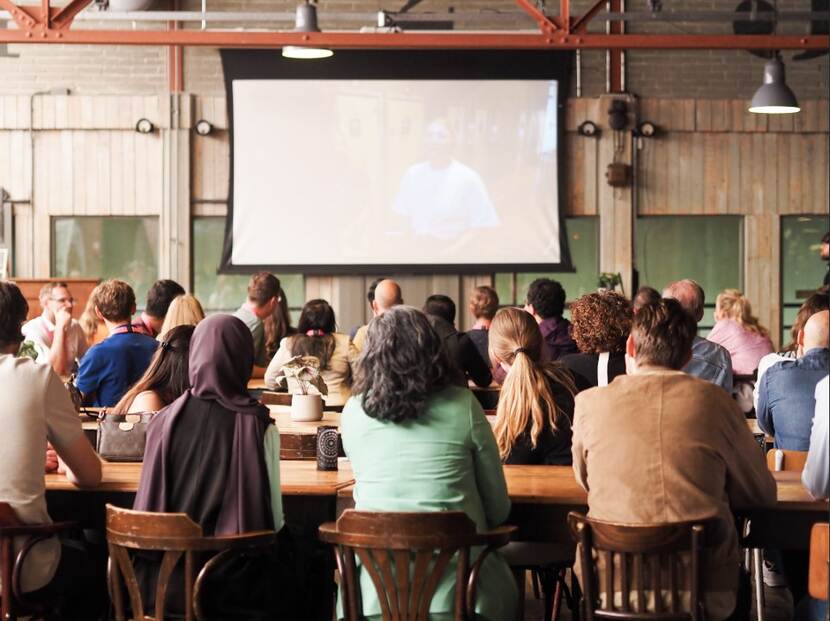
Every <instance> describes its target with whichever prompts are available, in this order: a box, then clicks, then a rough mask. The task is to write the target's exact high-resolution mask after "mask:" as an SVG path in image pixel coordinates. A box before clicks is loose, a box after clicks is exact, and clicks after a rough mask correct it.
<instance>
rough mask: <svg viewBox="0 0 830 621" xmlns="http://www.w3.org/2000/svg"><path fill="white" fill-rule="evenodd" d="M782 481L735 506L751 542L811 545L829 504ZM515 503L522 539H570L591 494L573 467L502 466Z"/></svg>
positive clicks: (792, 477) (346, 501)
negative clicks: (761, 499)
mask: <svg viewBox="0 0 830 621" xmlns="http://www.w3.org/2000/svg"><path fill="white" fill-rule="evenodd" d="M772 474H773V476H774V477H775V480H776V483H777V484H778V504H777V505H776V506H775V507H770V508H746V509H740V510H738V511H737V513H738V515H739V516H740V517H744V518H748V519H749V520H750V524H751V527H750V532H749V536H748V537H747V538H746V542H745V544H744V545H746V546H747V547H760V548H763V547H770V548H772V547H776V548H779V549H807V547H808V545H809V537H810V527H811V526H812V524H814V523H815V522H818V521H826V520H827V514H828V511H830V504H828V501H827V500H820V501H819V500H815V499H813V498H812V497H811V496H810V494H809V492H808V491H807V490H806V489H805V488H804V487H803V486H802V485H801V480H800V475H799V474H798V473H792V472H773V473H772ZM504 475H505V480H506V481H507V493H508V495H509V496H510V500H511V502H512V507H511V511H510V517H509V518H508V520H507V522H508V523H509V524H513V525H516V526H518V528H519V531H518V533H517V536H516V537H515V538H516V539H517V540H519V541H552V542H558V543H562V542H569V541H570V540H571V538H570V533H569V532H568V526H567V515H568V513H569V512H570V511H581V512H586V511H587V510H588V506H587V503H588V495H587V493H586V492H585V490H583V489H582V487H580V485H579V484H578V483H577V482H576V479H575V478H574V475H573V470H572V469H571V467H570V466H504ZM353 489H354V488H353V486H347V487H343V488H341V489H340V490H339V491H338V493H337V496H338V513H339V512H341V511H342V510H344V509H347V508H350V507H353V506H354V502H353V500H352V491H353Z"/></svg>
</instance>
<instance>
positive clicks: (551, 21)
mask: <svg viewBox="0 0 830 621" xmlns="http://www.w3.org/2000/svg"><path fill="white" fill-rule="evenodd" d="M560 1H561V2H562V6H561V7H560V11H561V10H562V9H564V10H565V12H566V13H567V10H568V9H567V7H568V0H560ZM516 4H518V5H519V7H521V8H522V9H523V10H524V11H525V13H527V14H528V15H530V17H532V18H533V20H534V21H535V22H536V23H537V24H538V25H539V29H540V30H541V31H542V34H553V33H554V32H556V31H557V30H559V29H561V28H564V29H566V30H567V24H568V22H567V20H565V21H562V20H561V19H557V18H551V17H548V16H547V15H545V14H544V13H543V12H542V11H540V10H539V9H538V8H537V7H536V5H535V4H534V3H533V2H531V1H530V0H516Z"/></svg>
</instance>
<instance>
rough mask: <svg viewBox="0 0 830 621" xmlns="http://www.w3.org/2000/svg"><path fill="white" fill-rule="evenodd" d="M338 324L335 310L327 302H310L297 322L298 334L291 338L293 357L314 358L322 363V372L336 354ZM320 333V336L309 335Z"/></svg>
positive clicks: (304, 307)
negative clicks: (335, 338) (335, 340)
mask: <svg viewBox="0 0 830 621" xmlns="http://www.w3.org/2000/svg"><path fill="white" fill-rule="evenodd" d="M336 327H337V322H336V321H335V319H334V309H333V308H332V307H331V305H330V304H329V303H328V302H326V301H325V300H310V301H308V302H306V304H305V306H303V312H302V313H300V320H299V321H298V322H297V334H295V335H294V336H292V337H291V340H290V345H291V355H292V356H314V357H315V358H317V359H318V360H319V361H320V370H321V371H322V370H323V369H325V368H328V366H329V360H331V356H332V354H333V353H334V346H335V342H334V330H335V328H336ZM309 332H312V333H313V332H319V334H309Z"/></svg>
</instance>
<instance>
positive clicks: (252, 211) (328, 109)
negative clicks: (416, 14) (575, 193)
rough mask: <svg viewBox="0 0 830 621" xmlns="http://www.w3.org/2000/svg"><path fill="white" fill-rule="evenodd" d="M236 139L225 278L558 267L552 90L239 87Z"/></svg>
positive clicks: (492, 84)
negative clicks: (234, 272)
mask: <svg viewBox="0 0 830 621" xmlns="http://www.w3.org/2000/svg"><path fill="white" fill-rule="evenodd" d="M233 132H234V134H233V213H232V221H231V225H232V234H233V246H232V260H233V264H234V265H239V266H245V267H248V266H257V268H258V266H266V265H267V266H285V267H281V268H280V269H285V270H286V271H291V269H290V267H291V266H294V265H297V266H310V265H327V266H328V265H335V266H339V265H383V266H384V269H387V268H389V266H394V265H441V266H442V267H443V266H446V265H451V264H460V265H475V264H486V265H488V266H490V265H494V264H504V265H513V264H518V263H522V264H530V263H532V264H542V263H544V264H548V263H557V262H559V260H560V248H559V238H560V237H559V213H558V212H559V205H558V195H559V192H558V187H557V168H558V166H557V162H558V154H557V84H556V82H555V81H552V80H527V81H525V80H457V81H454V80H332V79H324V80H234V81H233ZM299 269H305V267H301V268H299Z"/></svg>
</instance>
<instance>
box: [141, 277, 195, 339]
mask: <svg viewBox="0 0 830 621" xmlns="http://www.w3.org/2000/svg"><path fill="white" fill-rule="evenodd" d="M180 295H184V288H183V287H182V286H181V285H180V284H179V283H177V282H176V281H175V280H169V279H164V280H157V281H156V282H154V283H153V285H152V286H151V287H150V290H149V291H148V292H147V304H146V306H145V307H144V310H143V311H142V313H141V316H140V317H139V318H138V321H136V322H134V323H133V330H134V331H135V332H140V333H142V334H146V335H147V336H152V337H153V338H156V337H157V336H158V335H159V332H161V328H162V326H163V325H164V318H165V316H166V315H167V310H168V309H169V308H170V303H171V302H172V301H173V300H174V299H175V298H177V297H178V296H180Z"/></svg>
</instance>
